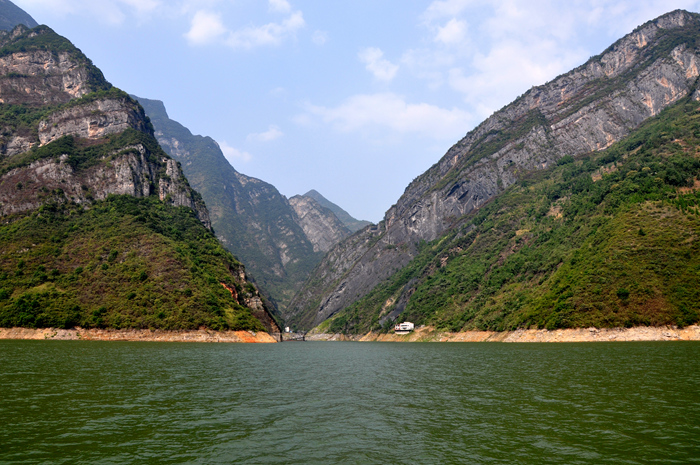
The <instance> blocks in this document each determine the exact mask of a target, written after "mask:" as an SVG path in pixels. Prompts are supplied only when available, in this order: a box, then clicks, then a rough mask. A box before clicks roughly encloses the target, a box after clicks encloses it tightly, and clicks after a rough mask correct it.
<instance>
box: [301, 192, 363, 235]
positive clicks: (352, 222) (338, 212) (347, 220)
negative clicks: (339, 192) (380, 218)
mask: <svg viewBox="0 0 700 465" xmlns="http://www.w3.org/2000/svg"><path fill="white" fill-rule="evenodd" d="M304 197H310V198H312V199H314V200H315V201H316V202H318V203H319V205H321V206H322V207H325V208H327V209H329V210H330V211H332V212H333V214H334V215H335V216H336V217H337V218H338V219H339V220H340V222H341V223H343V224H344V225H345V227H346V228H348V229H349V230H350V232H353V233H354V232H357V231H359V230H360V229H364V228H365V227H366V226H369V225H370V224H372V223H370V222H369V221H365V220H358V219H356V218H353V216H352V215H350V213H348V212H346V211H345V210H343V209H342V208H340V207H339V206H338V205H336V204H334V203H333V202H331V201H330V200H328V199H327V198H325V197H324V196H322V195H321V194H320V193H319V192H318V191H316V190H314V189H311V190H310V191H309V192H307V193H306V194H304Z"/></svg>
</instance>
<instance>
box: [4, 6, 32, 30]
mask: <svg viewBox="0 0 700 465" xmlns="http://www.w3.org/2000/svg"><path fill="white" fill-rule="evenodd" d="M18 24H23V25H25V26H27V27H29V28H32V27H37V26H38V25H39V24H38V23H37V22H36V21H34V18H32V17H31V16H29V14H28V13H27V12H26V11H24V10H23V9H21V8H20V7H18V6H17V5H15V4H14V3H12V2H10V1H8V0H0V30H2V31H11V30H12V29H14V28H15V26H17V25H18Z"/></svg>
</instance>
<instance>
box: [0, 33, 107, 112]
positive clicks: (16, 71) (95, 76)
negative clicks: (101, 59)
mask: <svg viewBox="0 0 700 465" xmlns="http://www.w3.org/2000/svg"><path fill="white" fill-rule="evenodd" d="M0 47H1V48H2V52H1V53H0V75H2V76H3V77H2V79H0V103H8V104H22V105H32V106H40V105H52V104H61V103H66V102H68V101H70V100H72V99H75V98H79V97H83V96H84V95H87V94H89V93H90V92H94V91H96V90H106V89H108V88H109V87H111V86H110V85H109V83H107V81H106V80H105V79H104V76H103V75H102V73H101V72H100V70H99V69H97V68H96V67H95V66H94V65H93V64H92V62H91V61H90V60H89V59H88V58H87V57H85V55H83V54H82V53H81V52H80V50H77V49H76V48H75V47H73V46H72V44H70V42H69V41H67V40H66V39H64V38H62V37H60V36H58V35H56V34H55V33H54V32H53V31H52V30H51V29H50V28H48V27H46V26H39V27H37V28H34V29H29V28H28V27H26V26H24V25H18V26H17V27H15V28H14V29H13V30H12V31H10V32H4V31H2V32H0ZM47 48H51V49H47Z"/></svg>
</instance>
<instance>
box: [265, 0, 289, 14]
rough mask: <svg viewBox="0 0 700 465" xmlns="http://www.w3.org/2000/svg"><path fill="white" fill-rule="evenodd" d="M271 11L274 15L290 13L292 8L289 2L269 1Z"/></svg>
mask: <svg viewBox="0 0 700 465" xmlns="http://www.w3.org/2000/svg"><path fill="white" fill-rule="evenodd" d="M268 3H269V9H270V11H272V12H273V13H289V12H290V11H292V6H291V5H290V4H289V2H288V1H287V0H269V2H268Z"/></svg>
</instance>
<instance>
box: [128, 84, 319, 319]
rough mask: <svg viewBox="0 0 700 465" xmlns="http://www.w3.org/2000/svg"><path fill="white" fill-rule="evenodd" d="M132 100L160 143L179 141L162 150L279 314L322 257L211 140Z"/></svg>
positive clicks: (274, 200)
mask: <svg viewBox="0 0 700 465" xmlns="http://www.w3.org/2000/svg"><path fill="white" fill-rule="evenodd" d="M138 101H139V102H140V103H141V104H142V105H143V107H144V108H145V109H146V111H147V113H148V115H149V116H150V117H151V119H152V121H153V123H154V124H155V126H156V127H157V128H158V131H159V132H162V133H163V134H164V139H166V140H171V139H172V138H175V139H177V140H178V141H179V149H178V150H172V147H169V146H168V145H167V143H165V144H164V149H165V150H169V151H170V152H171V153H170V154H171V156H172V157H173V158H175V159H177V160H179V161H180V162H182V163H183V169H184V171H185V175H186V176H187V178H188V179H189V180H190V183H191V184H192V186H194V188H195V189H197V191H199V192H200V193H201V194H202V197H203V198H204V200H205V201H206V204H207V206H208V208H209V211H210V212H212V215H211V220H212V225H213V227H214V229H215V230H216V233H217V235H218V236H219V237H220V238H221V240H222V242H223V243H224V245H225V246H226V248H227V249H228V250H230V251H231V253H233V254H234V255H235V256H236V257H237V258H239V259H240V260H241V261H242V262H243V263H245V264H246V268H247V270H248V271H249V272H250V274H251V275H252V276H253V277H254V278H255V282H256V284H258V285H259V287H260V290H261V292H263V293H265V296H266V297H267V298H268V299H269V300H271V301H272V302H273V303H274V304H275V305H279V307H280V309H284V308H285V307H286V305H287V304H288V303H289V302H290V301H291V299H292V297H293V296H294V294H295V292H296V291H297V290H298V289H299V288H301V286H302V284H303V283H304V281H305V280H306V279H307V277H308V276H309V274H310V273H311V271H312V270H313V268H314V267H315V266H316V264H318V262H319V261H320V260H321V258H322V257H323V253H321V252H314V251H313V246H312V244H311V243H310V242H309V241H308V240H307V239H306V236H305V234H304V232H303V231H302V229H301V227H300V226H299V225H298V224H297V223H296V222H295V221H294V219H293V218H292V216H291V215H292V211H291V209H290V207H289V205H288V204H287V202H286V201H285V200H284V198H283V197H282V195H281V194H280V193H279V192H278V191H277V189H276V188H275V187H274V186H272V185H270V184H267V183H265V182H262V181H259V180H257V179H253V178H249V177H247V176H244V175H240V174H238V173H237V172H236V170H235V169H234V168H233V167H232V166H231V165H230V163H229V162H228V161H227V160H226V158H225V157H224V155H223V153H222V152H221V149H220V148H219V147H218V145H217V144H216V142H214V140H213V139H211V138H210V137H202V136H195V135H192V133H191V132H190V131H189V130H188V129H187V128H185V127H184V126H182V125H181V124H179V123H178V122H176V121H173V120H171V119H169V118H168V115H167V113H166V111H165V108H164V107H163V104H162V103H161V102H158V101H154V100H148V99H143V98H138ZM224 187H225V189H224ZM250 199H254V200H250ZM280 244H284V245H285V248H284V255H286V256H287V257H288V258H289V260H288V261H287V262H286V263H283V262H282V260H281V259H280V254H281V252H280V250H281V249H280ZM278 316H279V314H278Z"/></svg>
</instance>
